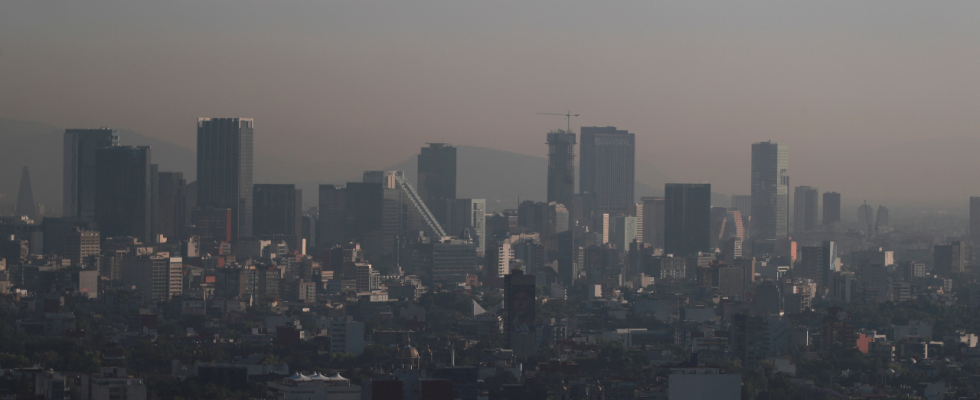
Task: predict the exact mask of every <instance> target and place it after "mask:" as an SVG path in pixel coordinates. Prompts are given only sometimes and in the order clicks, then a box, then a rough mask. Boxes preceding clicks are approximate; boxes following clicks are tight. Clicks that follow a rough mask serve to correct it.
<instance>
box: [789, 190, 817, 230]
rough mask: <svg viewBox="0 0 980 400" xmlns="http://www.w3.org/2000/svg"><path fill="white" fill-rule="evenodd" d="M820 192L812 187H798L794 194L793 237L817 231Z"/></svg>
mask: <svg viewBox="0 0 980 400" xmlns="http://www.w3.org/2000/svg"><path fill="white" fill-rule="evenodd" d="M818 194H819V191H818V190H817V188H815V187H812V186H797V187H796V191H795V192H794V193H793V197H794V200H793V235H794V236H796V237H797V238H799V237H802V235H803V232H808V231H812V230H814V229H817V212H818V210H819V209H818V208H817V207H818V204H817V202H818V201H819V195H818Z"/></svg>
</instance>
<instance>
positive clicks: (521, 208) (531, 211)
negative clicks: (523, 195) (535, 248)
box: [517, 200, 548, 233]
mask: <svg viewBox="0 0 980 400" xmlns="http://www.w3.org/2000/svg"><path fill="white" fill-rule="evenodd" d="M547 215H548V203H544V202H540V201H534V200H524V201H522V202H521V204H520V205H518V206H517V226H519V227H522V228H524V230H525V232H538V233H544V231H545V225H546V224H547V221H548V216H547Z"/></svg>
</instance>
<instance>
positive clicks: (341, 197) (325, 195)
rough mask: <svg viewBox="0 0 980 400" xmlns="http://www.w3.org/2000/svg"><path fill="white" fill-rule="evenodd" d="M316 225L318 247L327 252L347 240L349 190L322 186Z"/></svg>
mask: <svg viewBox="0 0 980 400" xmlns="http://www.w3.org/2000/svg"><path fill="white" fill-rule="evenodd" d="M319 200H320V201H319V208H318V216H317V225H316V238H317V247H319V248H320V250H321V251H322V250H327V249H329V248H332V247H334V246H336V245H339V244H343V243H344V242H345V241H346V240H347V234H346V233H345V232H346V231H345V229H344V226H345V224H346V222H345V221H346V218H347V189H345V188H342V187H336V186H334V185H320V199H319Z"/></svg>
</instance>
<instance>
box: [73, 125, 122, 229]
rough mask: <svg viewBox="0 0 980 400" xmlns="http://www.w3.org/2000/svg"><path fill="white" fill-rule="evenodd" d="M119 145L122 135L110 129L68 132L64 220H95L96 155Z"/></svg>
mask: <svg viewBox="0 0 980 400" xmlns="http://www.w3.org/2000/svg"><path fill="white" fill-rule="evenodd" d="M118 143H119V133H118V132H116V131H114V130H112V129H109V128H100V129H66V130H65V141H64V144H65V147H64V149H65V150H64V160H63V163H64V167H63V168H64V173H63V179H64V186H63V188H62V195H63V196H62V208H63V210H64V211H63V216H64V217H65V218H80V219H89V220H91V219H93V218H95V186H96V180H97V177H98V175H97V173H96V168H97V167H96V165H95V151H96V150H98V149H104V148H106V147H110V146H115V145H116V144H118Z"/></svg>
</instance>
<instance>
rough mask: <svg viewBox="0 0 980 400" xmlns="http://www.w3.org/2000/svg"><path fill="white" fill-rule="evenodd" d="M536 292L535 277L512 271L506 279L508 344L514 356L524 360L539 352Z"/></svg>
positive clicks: (505, 296) (505, 297)
mask: <svg viewBox="0 0 980 400" xmlns="http://www.w3.org/2000/svg"><path fill="white" fill-rule="evenodd" d="M535 299H536V297H535V291H534V275H528V274H525V273H524V272H523V271H521V270H516V271H512V272H511V273H510V274H508V275H507V276H505V277H504V304H505V305H506V307H507V320H506V321H504V326H505V329H506V330H507V342H508V343H509V344H510V348H511V349H513V350H514V356H516V357H519V358H523V357H527V356H529V355H531V354H534V352H535V350H537V347H538V346H537V343H538V342H537V335H536V333H535V326H534V322H535V310H534V308H535V305H536V301H535Z"/></svg>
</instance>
